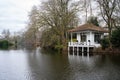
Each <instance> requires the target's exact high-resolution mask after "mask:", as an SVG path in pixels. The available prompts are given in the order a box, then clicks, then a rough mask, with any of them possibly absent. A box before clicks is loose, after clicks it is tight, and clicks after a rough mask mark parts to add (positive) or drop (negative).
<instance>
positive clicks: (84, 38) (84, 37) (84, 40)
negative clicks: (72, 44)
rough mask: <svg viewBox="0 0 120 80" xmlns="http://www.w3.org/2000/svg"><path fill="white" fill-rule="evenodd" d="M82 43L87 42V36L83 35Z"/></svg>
mask: <svg viewBox="0 0 120 80" xmlns="http://www.w3.org/2000/svg"><path fill="white" fill-rule="evenodd" d="M81 42H86V35H85V34H82V35H81Z"/></svg>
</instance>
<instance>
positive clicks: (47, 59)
mask: <svg viewBox="0 0 120 80" xmlns="http://www.w3.org/2000/svg"><path fill="white" fill-rule="evenodd" d="M0 80H120V56H107V55H106V56H105V55H104V56H90V57H89V56H75V55H62V54H57V53H53V52H51V53H50V52H49V53H48V52H47V51H41V50H39V49H36V50H31V51H29V50H6V51H5V50H0Z"/></svg>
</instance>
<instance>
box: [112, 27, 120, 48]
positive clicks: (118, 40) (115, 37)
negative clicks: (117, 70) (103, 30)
mask: <svg viewBox="0 0 120 80" xmlns="http://www.w3.org/2000/svg"><path fill="white" fill-rule="evenodd" d="M111 42H112V45H113V47H115V48H120V30H119V29H118V30H115V31H113V32H112V36H111Z"/></svg>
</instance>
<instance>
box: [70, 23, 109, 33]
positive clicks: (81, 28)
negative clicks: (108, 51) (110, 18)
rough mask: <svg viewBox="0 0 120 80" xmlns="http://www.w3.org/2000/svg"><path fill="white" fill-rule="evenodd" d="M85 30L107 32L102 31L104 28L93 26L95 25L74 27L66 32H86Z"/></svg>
mask: <svg viewBox="0 0 120 80" xmlns="http://www.w3.org/2000/svg"><path fill="white" fill-rule="evenodd" d="M87 30H90V31H99V32H106V33H107V32H108V31H107V30H104V28H102V27H99V26H95V25H93V24H91V23H87V24H84V25H81V26H79V27H76V28H74V29H71V30H69V31H68V32H78V31H87Z"/></svg>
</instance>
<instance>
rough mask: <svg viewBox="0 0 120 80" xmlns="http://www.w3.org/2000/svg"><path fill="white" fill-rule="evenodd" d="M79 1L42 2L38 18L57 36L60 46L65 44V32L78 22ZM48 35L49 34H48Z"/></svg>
mask: <svg viewBox="0 0 120 80" xmlns="http://www.w3.org/2000/svg"><path fill="white" fill-rule="evenodd" d="M78 5H79V3H78V2H74V1H73V0H48V1H47V2H44V3H43V6H42V9H40V10H41V12H40V19H41V22H40V23H41V24H43V25H42V26H44V27H46V26H47V27H48V28H50V30H52V33H53V32H54V34H55V35H56V36H57V37H59V43H58V44H60V45H61V46H63V47H62V48H64V47H65V46H66V36H65V34H66V32H67V30H68V29H69V28H70V27H73V26H76V25H77V24H78V17H77V12H78V11H79V6H78ZM49 35H50V34H49Z"/></svg>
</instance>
